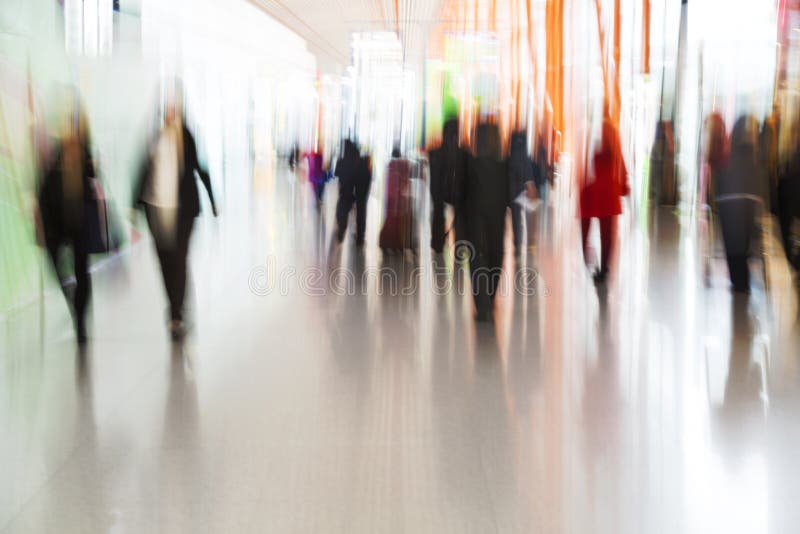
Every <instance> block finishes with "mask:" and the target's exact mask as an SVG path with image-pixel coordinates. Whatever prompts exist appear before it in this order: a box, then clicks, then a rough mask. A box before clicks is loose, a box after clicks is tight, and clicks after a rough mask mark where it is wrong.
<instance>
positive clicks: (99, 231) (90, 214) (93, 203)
mask: <svg viewBox="0 0 800 534" xmlns="http://www.w3.org/2000/svg"><path fill="white" fill-rule="evenodd" d="M90 184H91V188H92V189H91V195H90V197H91V198H90V200H89V202H87V204H86V219H85V221H86V225H85V231H86V234H87V235H86V237H87V249H88V252H89V253H90V254H105V253H108V252H113V251H115V250H119V247H120V245H121V241H122V240H121V239H120V236H119V233H118V232H115V231H114V230H113V228H112V226H113V225H112V224H111V217H110V216H109V209H108V199H107V198H106V194H105V191H104V190H103V186H102V185H101V184H100V181H99V180H97V179H96V178H92V179H91V180H90Z"/></svg>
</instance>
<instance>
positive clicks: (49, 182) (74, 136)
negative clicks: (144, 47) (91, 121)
mask: <svg viewBox="0 0 800 534" xmlns="http://www.w3.org/2000/svg"><path fill="white" fill-rule="evenodd" d="M71 107H72V109H71V112H69V113H68V114H67V115H66V118H65V121H64V124H63V125H62V131H61V132H60V135H59V139H58V140H57V142H56V144H55V146H54V147H53V150H52V151H51V157H50V160H49V162H48V163H46V165H45V167H44V169H43V171H44V172H43V177H42V184H41V187H40V189H39V195H38V197H39V198H38V201H39V214H40V217H41V223H42V233H43V238H44V246H45V248H46V249H47V254H48V256H49V257H50V261H51V262H52V264H53V268H54V270H55V272H56V275H57V277H58V281H59V284H61V280H62V278H63V275H62V273H61V269H60V267H59V259H58V257H59V253H60V251H61V249H62V248H63V247H66V248H68V249H71V252H72V259H73V266H74V271H75V291H74V294H73V295H72V296H71V297H70V295H69V294H68V293H67V292H66V290H65V288H64V286H63V284H62V285H61V287H62V291H64V296H65V297H66V299H67V304H68V305H69V308H70V313H71V315H72V318H73V322H74V324H75V334H76V338H77V340H78V342H79V343H80V344H83V343H85V342H86V339H87V337H86V311H87V308H88V305H89V298H90V296H91V289H92V286H91V277H90V276H89V249H90V243H89V240H90V236H89V210H90V207H91V204H92V203H93V202H94V201H95V197H94V193H93V187H94V186H93V183H92V180H93V179H94V178H95V176H96V173H95V167H94V161H93V159H92V153H91V140H90V137H89V128H88V124H87V121H86V117H85V115H84V113H83V110H82V109H81V107H80V104H77V103H75V104H72V106H71Z"/></svg>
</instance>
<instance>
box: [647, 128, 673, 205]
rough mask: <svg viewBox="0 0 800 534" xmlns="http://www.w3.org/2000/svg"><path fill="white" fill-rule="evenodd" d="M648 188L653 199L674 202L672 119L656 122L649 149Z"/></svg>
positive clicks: (657, 201) (659, 201)
mask: <svg viewBox="0 0 800 534" xmlns="http://www.w3.org/2000/svg"><path fill="white" fill-rule="evenodd" d="M650 190H651V195H652V198H653V201H654V202H656V203H659V204H663V205H673V204H674V203H675V197H676V194H675V138H674V135H673V130H672V121H665V120H660V121H658V122H657V123H656V135H655V139H654V141H653V147H652V149H651V150H650Z"/></svg>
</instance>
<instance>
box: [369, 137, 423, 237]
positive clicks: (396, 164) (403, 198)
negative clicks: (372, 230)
mask: <svg viewBox="0 0 800 534" xmlns="http://www.w3.org/2000/svg"><path fill="white" fill-rule="evenodd" d="M413 229H414V214H413V212H412V198H411V163H410V162H409V161H408V160H407V159H405V158H403V157H402V156H401V154H400V149H399V148H398V147H395V148H394V149H393V150H392V159H391V160H390V161H389V164H388V165H387V166H386V219H385V220H384V222H383V228H381V233H380V237H379V240H378V241H379V243H380V247H381V250H383V251H384V252H403V251H404V250H406V249H413V248H414V246H415V243H414V240H413V237H414V236H413Z"/></svg>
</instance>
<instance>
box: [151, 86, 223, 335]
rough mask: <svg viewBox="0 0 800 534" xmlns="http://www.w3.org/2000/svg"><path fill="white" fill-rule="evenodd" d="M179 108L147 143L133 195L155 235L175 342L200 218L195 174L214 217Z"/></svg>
mask: <svg viewBox="0 0 800 534" xmlns="http://www.w3.org/2000/svg"><path fill="white" fill-rule="evenodd" d="M177 105H178V103H177V102H172V103H169V104H168V105H167V108H166V113H165V118H164V126H163V127H162V128H161V130H160V131H159V132H158V134H157V135H156V137H155V139H154V140H153V141H152V143H151V144H150V147H149V151H148V154H147V156H146V158H145V161H144V165H143V167H142V171H141V174H140V180H139V191H138V194H137V195H136V196H135V199H136V202H137V204H138V205H139V206H141V207H143V208H144V212H145V216H146V217H147V225H148V227H149V228H150V232H151V233H152V235H153V241H154V243H155V247H156V253H157V254H158V262H159V265H160V266H161V274H162V276H163V279H164V287H165V289H166V292H167V298H168V300H169V317H170V320H169V330H170V333H171V334H172V336H173V338H174V339H179V338H180V337H181V336H182V335H183V333H184V332H185V326H184V323H183V301H184V296H185V294H186V258H187V256H188V253H189V241H190V239H191V236H192V229H193V227H194V219H195V217H197V216H198V215H199V214H200V197H199V194H198V190H197V182H196V178H195V174H196V175H197V176H198V177H199V178H200V181H201V183H202V184H203V187H204V188H205V190H206V192H207V193H208V198H209V200H210V201H211V209H212V211H213V214H214V216H215V217H216V216H217V205H216V202H215V201H214V193H213V191H212V190H211V179H210V177H209V175H208V172H207V171H206V170H205V169H204V168H203V167H202V166H201V165H200V162H199V161H198V158H197V146H196V145H195V141H194V137H193V136H192V133H191V132H190V131H189V129H188V128H187V127H186V124H185V123H184V120H183V117H182V115H181V114H179V113H178V111H177V107H176V106H177Z"/></svg>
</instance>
